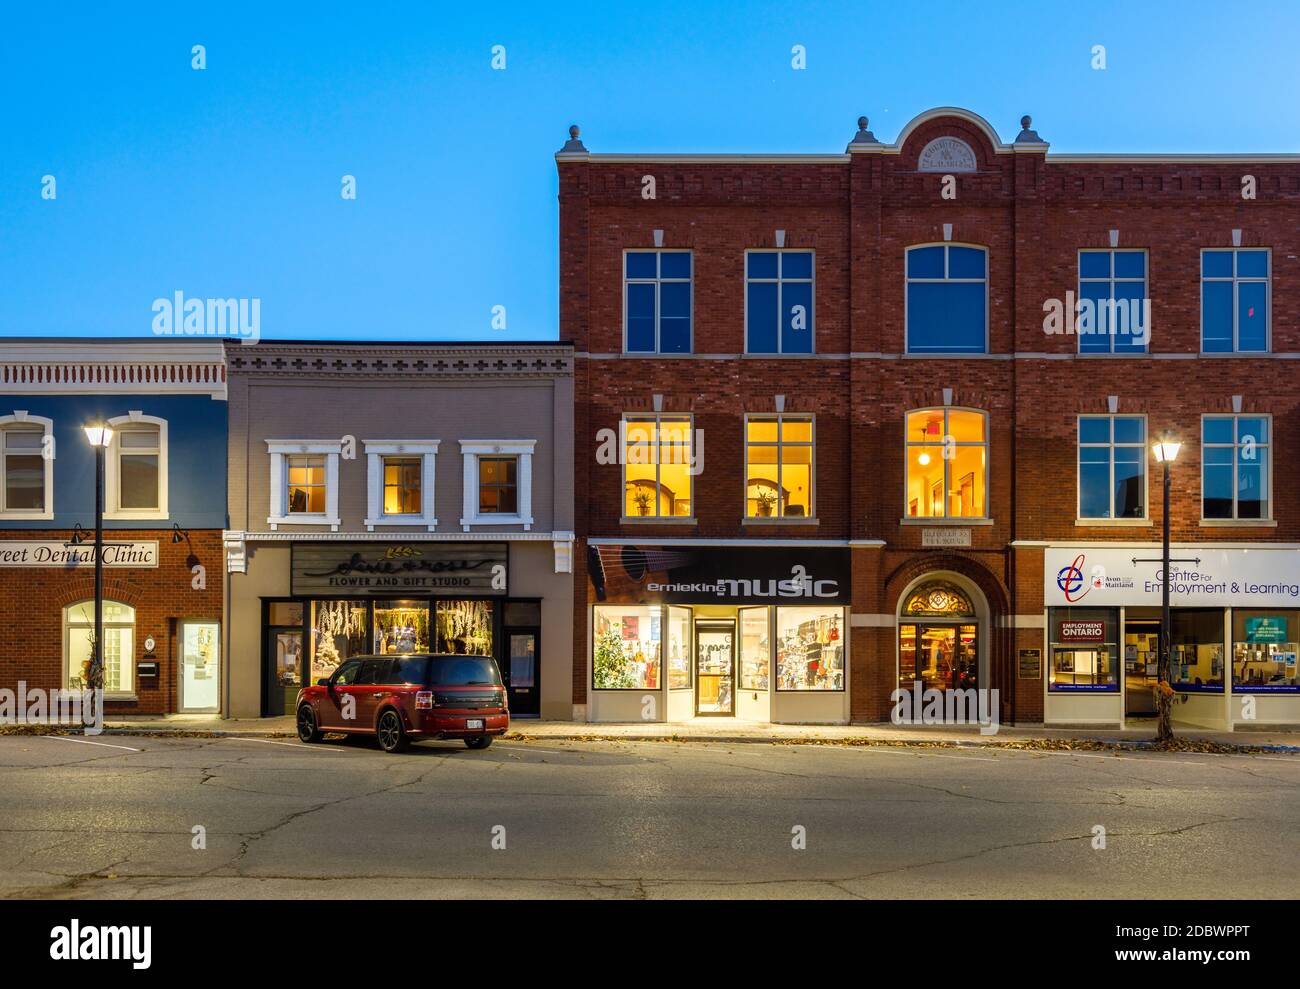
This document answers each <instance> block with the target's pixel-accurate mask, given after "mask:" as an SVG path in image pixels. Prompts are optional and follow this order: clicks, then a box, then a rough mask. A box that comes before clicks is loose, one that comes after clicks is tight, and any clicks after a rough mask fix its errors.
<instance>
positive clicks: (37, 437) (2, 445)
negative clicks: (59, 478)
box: [0, 412, 54, 519]
mask: <svg viewBox="0 0 1300 989" xmlns="http://www.w3.org/2000/svg"><path fill="white" fill-rule="evenodd" d="M53 428H54V423H53V421H52V420H50V419H46V418H44V417H42V416H33V415H28V414H27V413H26V412H15V413H13V415H7V416H0V516H3V517H5V518H20V519H52V518H54V457H53V446H52V445H50V441H51V440H52V439H53V432H52V430H53Z"/></svg>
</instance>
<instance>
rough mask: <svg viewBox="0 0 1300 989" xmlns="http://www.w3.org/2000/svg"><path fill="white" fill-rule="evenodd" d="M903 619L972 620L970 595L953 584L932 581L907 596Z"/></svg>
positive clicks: (972, 610)
mask: <svg viewBox="0 0 1300 989" xmlns="http://www.w3.org/2000/svg"><path fill="white" fill-rule="evenodd" d="M903 617H904V618H918V617H919V618H974V617H975V606H974V605H973V604H971V599H970V595H969V594H967V593H966V592H965V591H963V590H962V589H961V588H960V587H957V586H956V585H955V584H950V583H948V582H946V581H933V582H931V583H928V584H922V585H921V586H920V587H918V588H917V589H916V590H914V591H913V592H912V593H911V594H909V595H908V596H907V601H906V603H904V605H903Z"/></svg>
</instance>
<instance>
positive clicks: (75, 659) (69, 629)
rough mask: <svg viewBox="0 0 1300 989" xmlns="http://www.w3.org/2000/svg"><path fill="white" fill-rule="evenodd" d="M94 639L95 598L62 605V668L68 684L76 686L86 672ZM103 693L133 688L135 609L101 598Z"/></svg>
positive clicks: (87, 671) (84, 677) (83, 681)
mask: <svg viewBox="0 0 1300 989" xmlns="http://www.w3.org/2000/svg"><path fill="white" fill-rule="evenodd" d="M94 640H95V602H94V601H79V602H77V603H76V604H72V605H69V606H68V607H66V608H64V609H63V655H64V670H65V676H66V679H67V683H68V686H69V687H72V688H73V689H77V690H80V689H81V688H82V687H84V686H85V684H86V676H87V674H88V673H89V672H90V655H91V645H92V643H93V642H94ZM103 656H104V693H106V694H129V693H131V692H132V691H134V689H135V609H134V608H132V607H131V606H130V605H126V604H122V603H120V602H118V601H105V602H104V654H103Z"/></svg>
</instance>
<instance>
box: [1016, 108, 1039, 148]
mask: <svg viewBox="0 0 1300 989" xmlns="http://www.w3.org/2000/svg"><path fill="white" fill-rule="evenodd" d="M1033 125H1034V119H1033V117H1031V116H1029V114H1027V113H1026V114H1025V115H1024V116H1023V117H1021V118H1020V133H1019V134H1017V135H1016V143H1017V144H1043V143H1045V142H1044V141H1043V139H1042V138H1041V137H1039V136H1038V131H1036V130H1030V128H1031V127H1032V126H1033Z"/></svg>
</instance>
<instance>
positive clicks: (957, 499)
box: [904, 407, 988, 519]
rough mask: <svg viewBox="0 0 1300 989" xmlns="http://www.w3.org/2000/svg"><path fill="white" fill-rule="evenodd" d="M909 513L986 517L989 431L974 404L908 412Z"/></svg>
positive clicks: (934, 516) (950, 516)
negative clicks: (970, 406)
mask: <svg viewBox="0 0 1300 989" xmlns="http://www.w3.org/2000/svg"><path fill="white" fill-rule="evenodd" d="M906 421H907V432H906V440H905V447H906V455H907V491H906V494H905V496H904V498H905V502H906V505H905V507H906V509H907V518H909V519H918V518H934V519H942V518H958V519H965V518H987V517H988V430H987V428H986V417H985V415H984V413H983V412H978V411H975V410H974V409H953V408H946V407H945V408H938V409H918V410H917V411H915V412H909V413H908V414H907V420H906Z"/></svg>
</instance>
